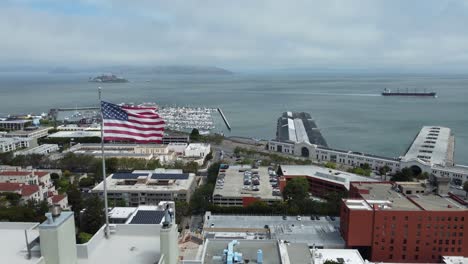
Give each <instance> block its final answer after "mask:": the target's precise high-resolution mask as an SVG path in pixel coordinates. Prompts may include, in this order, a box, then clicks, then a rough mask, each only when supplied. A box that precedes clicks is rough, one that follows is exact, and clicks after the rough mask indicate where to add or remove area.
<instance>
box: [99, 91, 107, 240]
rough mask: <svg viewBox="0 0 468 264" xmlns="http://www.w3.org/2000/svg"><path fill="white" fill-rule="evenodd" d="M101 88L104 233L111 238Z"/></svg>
mask: <svg viewBox="0 0 468 264" xmlns="http://www.w3.org/2000/svg"><path fill="white" fill-rule="evenodd" d="M98 90H99V108H100V109H101V156H102V184H103V187H104V210H105V218H106V226H105V227H104V235H105V236H106V238H109V208H108V205H107V175H106V159H105V156H104V114H103V113H102V101H101V87H98Z"/></svg>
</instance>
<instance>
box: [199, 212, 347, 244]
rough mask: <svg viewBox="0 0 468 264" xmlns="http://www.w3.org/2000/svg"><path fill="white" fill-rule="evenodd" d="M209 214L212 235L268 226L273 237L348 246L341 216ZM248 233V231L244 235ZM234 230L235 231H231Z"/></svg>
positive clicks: (208, 229) (206, 225)
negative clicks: (332, 217) (314, 217)
mask: <svg viewBox="0 0 468 264" xmlns="http://www.w3.org/2000/svg"><path fill="white" fill-rule="evenodd" d="M207 216H208V213H207V215H206V216H205V223H204V232H205V234H211V236H212V237H220V238H221V237H222V236H233V237H242V236H244V237H248V235H249V234H247V233H251V232H254V231H258V232H259V231H261V230H264V228H265V225H268V227H269V229H270V232H271V236H272V239H281V240H287V241H290V242H294V243H306V244H308V245H309V246H312V245H313V244H315V245H316V246H323V247H328V248H344V246H345V244H344V240H343V238H342V237H341V235H340V232H339V230H340V218H339V217H335V220H334V221H332V220H331V219H330V218H327V217H324V216H321V217H320V220H311V219H310V217H309V216H302V217H301V220H297V217H296V216H287V219H286V220H283V217H282V216H246V215H211V214H210V218H209V219H207ZM242 232H244V234H242ZM229 233H231V234H229Z"/></svg>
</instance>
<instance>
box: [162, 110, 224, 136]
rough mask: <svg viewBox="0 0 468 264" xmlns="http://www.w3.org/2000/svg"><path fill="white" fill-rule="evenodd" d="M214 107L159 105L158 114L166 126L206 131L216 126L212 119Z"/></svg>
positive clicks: (176, 128)
mask: <svg viewBox="0 0 468 264" xmlns="http://www.w3.org/2000/svg"><path fill="white" fill-rule="evenodd" d="M215 111H216V109H215V108H209V107H185V106H183V107H161V108H160V109H159V111H158V113H159V115H160V116H161V117H162V118H163V119H164V121H165V122H166V128H169V129H173V130H180V131H188V130H192V129H194V128H196V129H198V130H200V131H201V132H202V133H205V134H206V133H207V132H209V131H210V130H213V129H215V128H216V126H215V122H214V121H213V112H215Z"/></svg>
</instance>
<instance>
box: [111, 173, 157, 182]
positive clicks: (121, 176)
mask: <svg viewBox="0 0 468 264" xmlns="http://www.w3.org/2000/svg"><path fill="white" fill-rule="evenodd" d="M140 176H148V173H131V172H117V173H114V174H113V175H112V179H117V180H128V179H134V180H136V179H137V178H138V177H140Z"/></svg>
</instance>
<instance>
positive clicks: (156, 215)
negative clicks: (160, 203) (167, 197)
mask: <svg viewBox="0 0 468 264" xmlns="http://www.w3.org/2000/svg"><path fill="white" fill-rule="evenodd" d="M163 217H164V211H154V210H138V212H137V213H136V215H135V216H134V217H133V219H132V221H131V222H130V224H146V225H148V224H160V223H161V220H162V219H163Z"/></svg>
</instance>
